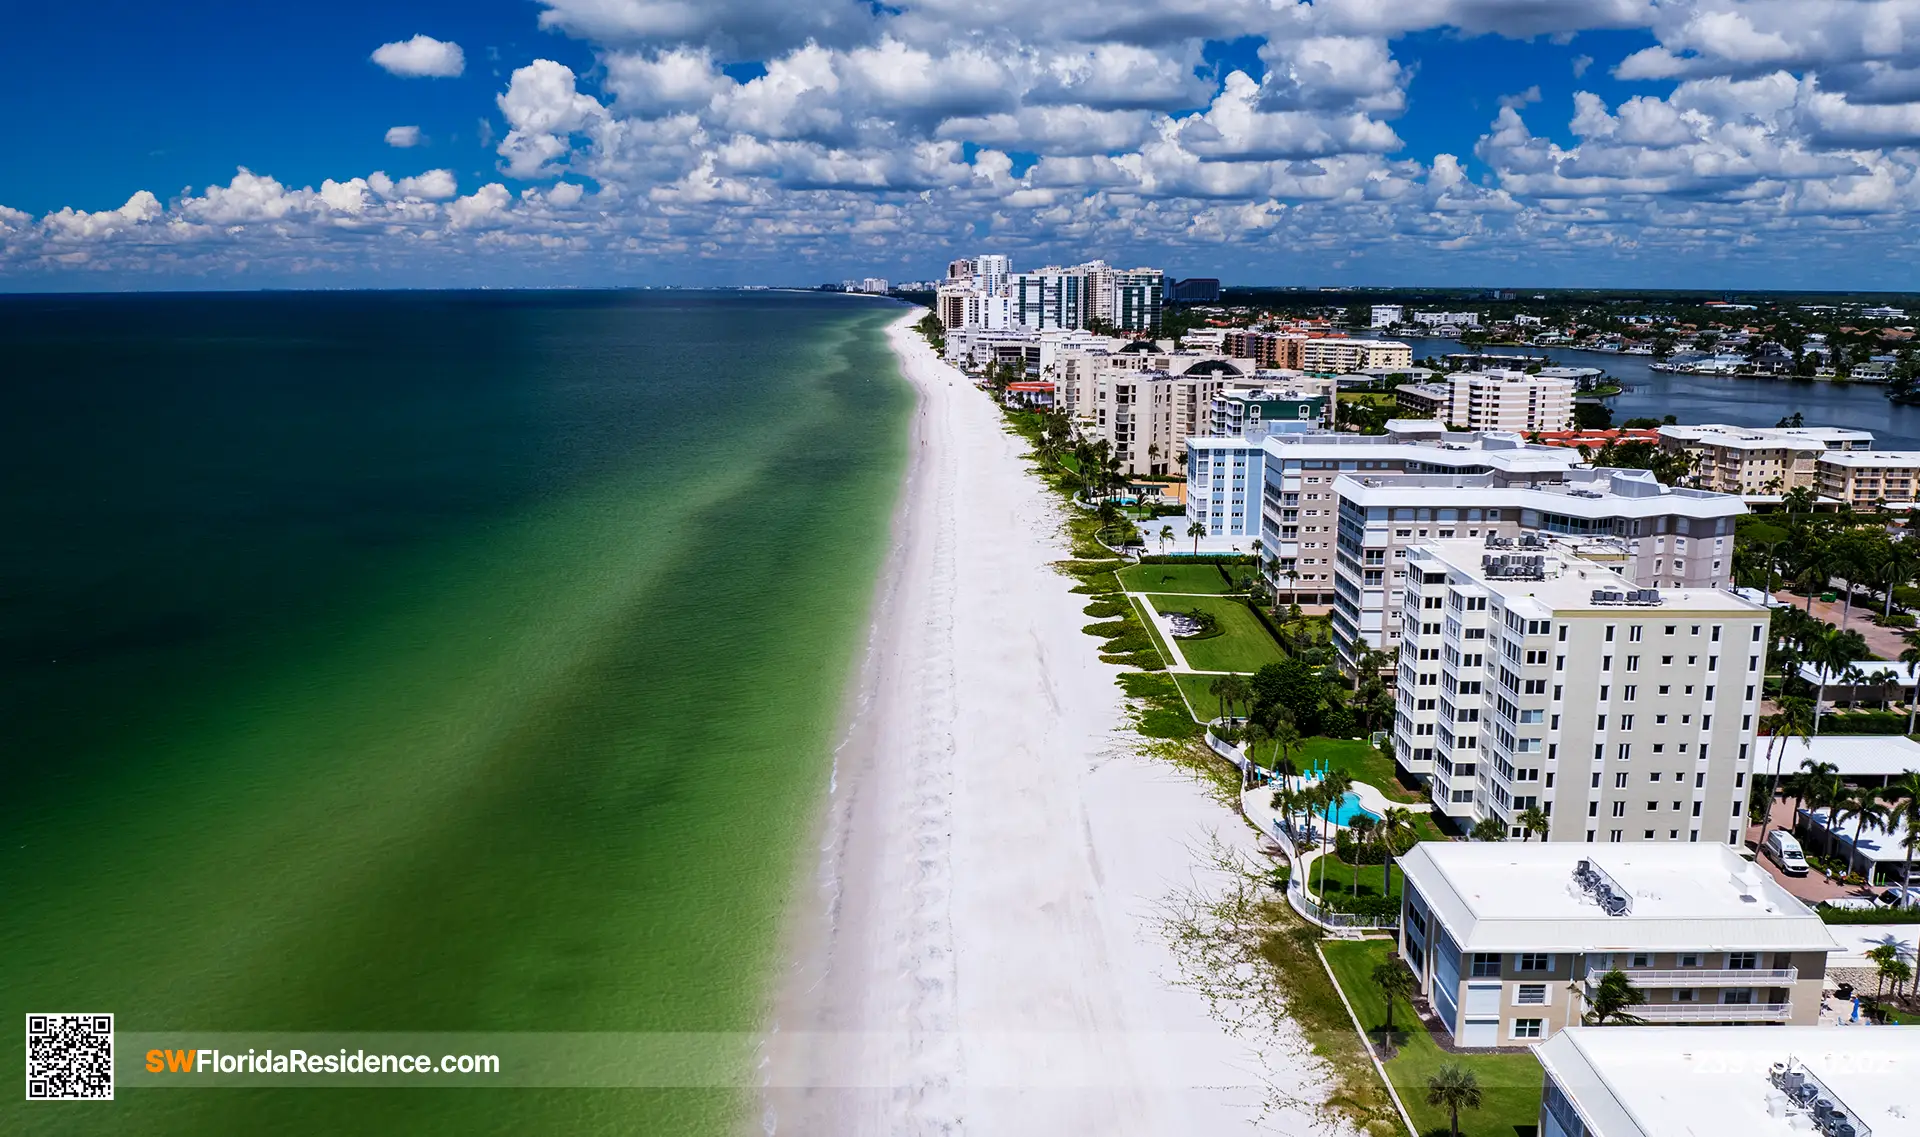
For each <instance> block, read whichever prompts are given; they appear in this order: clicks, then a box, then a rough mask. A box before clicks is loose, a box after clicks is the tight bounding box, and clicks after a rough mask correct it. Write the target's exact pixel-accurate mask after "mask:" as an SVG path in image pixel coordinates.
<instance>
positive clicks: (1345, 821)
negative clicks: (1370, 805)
mask: <svg viewBox="0 0 1920 1137" xmlns="http://www.w3.org/2000/svg"><path fill="white" fill-rule="evenodd" d="M1356 817H1370V818H1372V819H1373V820H1375V821H1378V820H1380V815H1379V814H1377V813H1375V812H1373V811H1372V810H1370V809H1367V808H1365V807H1363V806H1362V805H1361V804H1360V795H1359V794H1355V793H1349V794H1343V795H1341V798H1340V804H1339V805H1336V806H1334V807H1333V823H1334V824H1335V825H1352V824H1353V819H1354V818H1356Z"/></svg>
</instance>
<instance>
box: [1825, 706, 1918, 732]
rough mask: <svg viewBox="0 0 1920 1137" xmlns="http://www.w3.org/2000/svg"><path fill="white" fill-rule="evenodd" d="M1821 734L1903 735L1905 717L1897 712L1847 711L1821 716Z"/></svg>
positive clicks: (1905, 722)
mask: <svg viewBox="0 0 1920 1137" xmlns="http://www.w3.org/2000/svg"><path fill="white" fill-rule="evenodd" d="M1820 733H1821V734H1905V733H1907V716H1906V715H1904V714H1901V713H1900V712H1899V711H1848V712H1847V713H1846V714H1843V715H1821V716H1820Z"/></svg>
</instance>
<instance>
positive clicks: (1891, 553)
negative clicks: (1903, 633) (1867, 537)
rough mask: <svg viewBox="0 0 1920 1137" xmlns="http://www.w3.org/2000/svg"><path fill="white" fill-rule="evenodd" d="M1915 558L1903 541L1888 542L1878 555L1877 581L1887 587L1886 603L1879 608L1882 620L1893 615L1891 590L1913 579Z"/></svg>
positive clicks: (1911, 550)
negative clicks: (1878, 570)
mask: <svg viewBox="0 0 1920 1137" xmlns="http://www.w3.org/2000/svg"><path fill="white" fill-rule="evenodd" d="M1914 566H1915V558H1914V554H1913V549H1912V548H1910V547H1908V545H1907V543H1906V542H1905V541H1889V542H1887V547H1886V548H1885V549H1884V550H1882V551H1881V553H1880V564H1879V569H1880V572H1879V579H1880V583H1882V584H1884V585H1886V586H1887V599H1886V603H1885V604H1884V605H1882V606H1881V609H1880V618H1881V619H1882V620H1884V619H1886V618H1887V617H1889V616H1891V615H1893V590H1894V588H1895V587H1896V586H1898V585H1902V584H1905V583H1906V582H1907V581H1909V580H1911V579H1913V570H1914Z"/></svg>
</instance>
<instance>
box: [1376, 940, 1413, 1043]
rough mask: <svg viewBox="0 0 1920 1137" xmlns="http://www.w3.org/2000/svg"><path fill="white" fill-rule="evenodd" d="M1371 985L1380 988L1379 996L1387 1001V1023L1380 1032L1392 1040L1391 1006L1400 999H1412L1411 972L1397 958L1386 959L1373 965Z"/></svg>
mask: <svg viewBox="0 0 1920 1137" xmlns="http://www.w3.org/2000/svg"><path fill="white" fill-rule="evenodd" d="M1373 985H1374V986H1376V987H1378V988H1380V994H1381V996H1382V997H1383V998H1385V999H1386V1001H1387V1023H1386V1029H1385V1030H1384V1031H1383V1032H1382V1033H1383V1034H1384V1035H1385V1036H1386V1038H1387V1039H1388V1040H1391V1039H1392V1038H1393V1005H1394V1003H1396V1002H1398V1001H1399V1000H1401V999H1411V998H1412V997H1413V988H1414V986H1415V984H1414V978H1413V972H1411V971H1409V970H1407V967H1406V965H1405V964H1404V963H1402V962H1400V960H1399V958H1398V957H1388V958H1387V959H1383V960H1381V961H1380V962H1379V963H1376V964H1374V965H1373Z"/></svg>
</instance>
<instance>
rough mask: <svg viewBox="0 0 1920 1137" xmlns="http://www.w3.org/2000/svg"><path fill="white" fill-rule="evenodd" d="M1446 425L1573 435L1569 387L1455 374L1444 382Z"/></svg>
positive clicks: (1500, 375) (1564, 382) (1508, 374)
mask: <svg viewBox="0 0 1920 1137" xmlns="http://www.w3.org/2000/svg"><path fill="white" fill-rule="evenodd" d="M1447 388H1448V392H1447V393H1448V400H1447V414H1446V421H1448V422H1450V423H1452V424H1453V425H1454V426H1456V427H1459V428H1460V429H1462V430H1510V431H1516V432H1519V433H1522V434H1528V433H1532V432H1534V431H1543V432H1544V431H1555V430H1572V429H1573V393H1574V382H1573V380H1571V379H1568V378H1565V377H1562V376H1549V375H1529V374H1527V373H1526V372H1524V371H1456V372H1454V373H1453V374H1452V375H1450V376H1448V377H1447Z"/></svg>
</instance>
